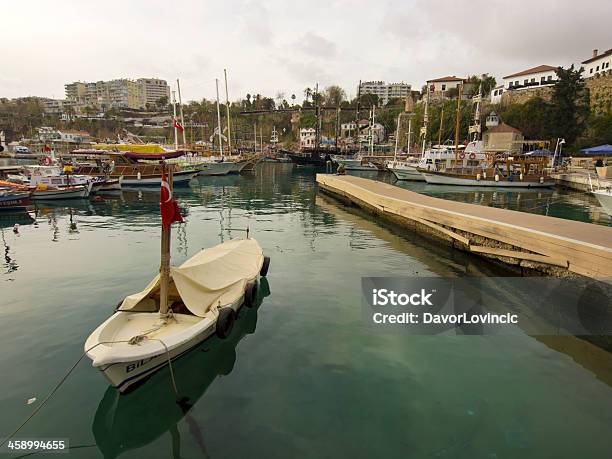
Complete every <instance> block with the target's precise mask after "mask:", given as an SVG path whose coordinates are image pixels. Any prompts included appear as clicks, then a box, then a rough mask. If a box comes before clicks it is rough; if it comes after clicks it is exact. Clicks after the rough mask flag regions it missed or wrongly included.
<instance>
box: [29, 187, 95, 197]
mask: <svg viewBox="0 0 612 459" xmlns="http://www.w3.org/2000/svg"><path fill="white" fill-rule="evenodd" d="M91 187H92V184H91V183H90V184H88V185H75V186H65V187H61V188H60V187H58V188H51V187H42V186H39V187H37V188H35V189H34V190H33V191H32V199H34V200H35V201H49V200H55V199H84V198H87V197H89V193H90V192H91Z"/></svg>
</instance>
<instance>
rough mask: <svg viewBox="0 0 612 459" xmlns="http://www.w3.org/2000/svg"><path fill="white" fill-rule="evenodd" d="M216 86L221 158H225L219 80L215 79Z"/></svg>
mask: <svg viewBox="0 0 612 459" xmlns="http://www.w3.org/2000/svg"><path fill="white" fill-rule="evenodd" d="M215 85H216V87H217V127H218V128H219V131H218V134H219V151H220V152H221V158H223V142H222V141H221V111H220V109H219V78H215Z"/></svg>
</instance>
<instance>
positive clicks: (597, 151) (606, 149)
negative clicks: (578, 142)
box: [580, 145, 612, 155]
mask: <svg viewBox="0 0 612 459" xmlns="http://www.w3.org/2000/svg"><path fill="white" fill-rule="evenodd" d="M580 151H581V152H582V153H584V154H587V155H612V145H599V146H598V147H591V148H583V149H582V150H580Z"/></svg>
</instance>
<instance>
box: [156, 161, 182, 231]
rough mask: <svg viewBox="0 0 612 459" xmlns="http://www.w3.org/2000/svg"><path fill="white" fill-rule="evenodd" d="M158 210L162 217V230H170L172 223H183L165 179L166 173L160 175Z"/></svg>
mask: <svg viewBox="0 0 612 459" xmlns="http://www.w3.org/2000/svg"><path fill="white" fill-rule="evenodd" d="M159 209H160V211H161V217H162V227H163V228H164V230H167V229H168V228H170V225H171V224H172V223H174V222H179V223H182V222H183V217H182V216H181V211H180V210H179V206H178V204H177V203H176V201H175V200H174V199H172V191H171V190H170V185H169V184H168V180H167V179H166V173H165V172H164V173H163V174H162V181H161V190H160V192H159Z"/></svg>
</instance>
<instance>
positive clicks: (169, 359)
mask: <svg viewBox="0 0 612 459" xmlns="http://www.w3.org/2000/svg"><path fill="white" fill-rule="evenodd" d="M144 338H145V339H150V340H154V341H159V342H160V343H161V344H162V346H164V349H165V351H166V355H167V356H168V368H169V369H170V380H171V381H172V388H173V389H174V395H175V396H176V399H177V400H178V398H179V395H178V390H177V388H176V380H175V379H174V370H173V368H172V359H171V357H170V350H169V349H168V346H166V343H164V342H163V341H162V340H161V339H159V338H149V337H147V336H145V337H144ZM133 339H134V338H132V340H133ZM132 340H122V341H101V342H99V343H97V344H95V345H93V346H92V347H90V348H89V349H86V350H85V351H84V352H83V353H82V354H81V356H80V357H79V359H78V360H77V361H76V362H75V363H74V365H72V367H70V370H68V372H67V373H66V374H65V375H64V376H63V377H62V378H61V379H60V381H59V382H58V383H57V384H56V385H55V387H54V388H53V389H52V390H51V392H49V394H48V395H47V396H46V397H45V398H44V400H43V401H42V402H40V405H38V406H37V407H36V408H35V409H34V411H33V412H32V413H31V414H30V415H29V416H28V417H27V418H26V419H25V420H24V421H23V422H22V423H21V424H20V425H19V427H17V428H16V429H15V430H14V431H13V432H12V433H11V434H10V435H9V436H8V437H6V438H5V439H4V440H2V441H1V442H0V447H2V446H3V445H4V444H5V443H6V442H7V441H9V440H10V439H11V438H13V437H14V436H15V435H17V433H19V431H20V430H21V429H22V428H23V427H24V426H25V425H26V424H27V423H28V422H30V420H31V419H32V418H33V417H34V416H36V414H38V412H39V411H40V410H41V409H42V408H43V406H45V404H46V403H47V402H48V401H49V400H50V399H51V397H53V395H54V394H55V393H56V392H57V390H58V389H59V388H60V387H61V386H62V385H63V384H64V382H66V380H67V379H68V377H69V376H70V375H71V374H72V372H73V371H74V369H75V368H76V367H77V365H78V364H79V363H80V362H81V360H83V357H85V356H86V355H87V353H88V352H89V351H92V350H93V349H95V348H96V347H98V346H100V345H102V344H119V343H128V344H129V343H130V341H132Z"/></svg>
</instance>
